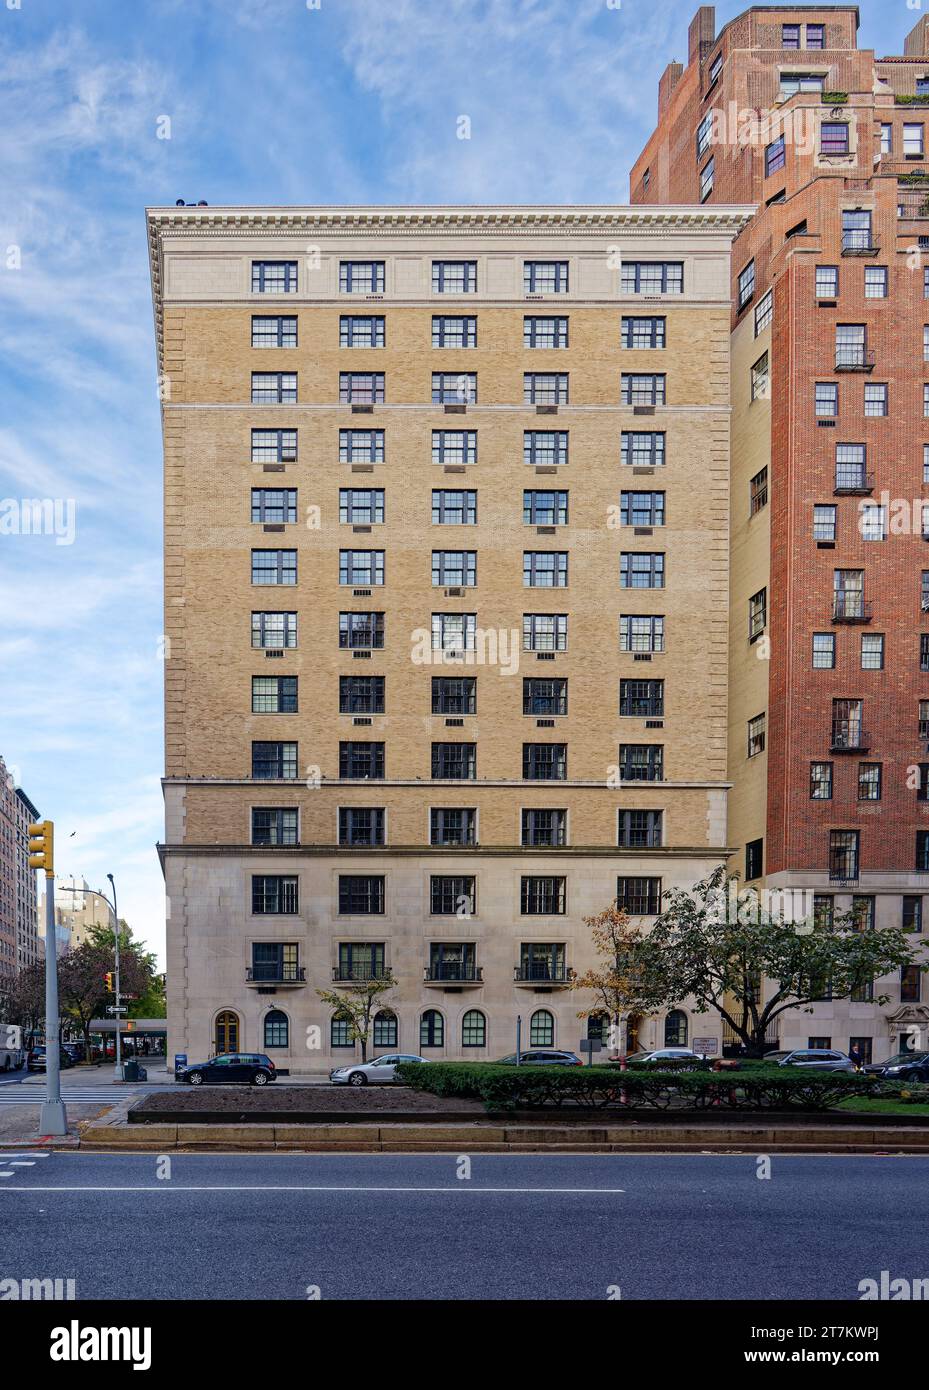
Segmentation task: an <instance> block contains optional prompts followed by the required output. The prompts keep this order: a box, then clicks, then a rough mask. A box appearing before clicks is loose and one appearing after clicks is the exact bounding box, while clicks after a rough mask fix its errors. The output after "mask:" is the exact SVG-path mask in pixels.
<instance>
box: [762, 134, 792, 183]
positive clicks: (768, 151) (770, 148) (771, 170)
mask: <svg viewBox="0 0 929 1390" xmlns="http://www.w3.org/2000/svg"><path fill="white" fill-rule="evenodd" d="M786 150H787V146H786V143H785V140H784V137H783V135H779V136H778V138H777V139H776V140H772V141H771V144H770V145H767V146H766V147H765V152H764V172H765V178H768V177H769V175H771V174H776V173H777V171H778V169H783V167H784V164H785V163H786V158H787V155H786Z"/></svg>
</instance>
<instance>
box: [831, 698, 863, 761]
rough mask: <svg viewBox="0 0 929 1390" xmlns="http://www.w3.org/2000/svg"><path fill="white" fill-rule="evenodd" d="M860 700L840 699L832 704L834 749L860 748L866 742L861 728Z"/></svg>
mask: <svg viewBox="0 0 929 1390" xmlns="http://www.w3.org/2000/svg"><path fill="white" fill-rule="evenodd" d="M861 716H862V703H861V701H860V700H844V699H838V700H833V702H832V746H833V748H846V749H848V748H860V747H861V746H862V744H863V742H864V740H863V737H862V728H861Z"/></svg>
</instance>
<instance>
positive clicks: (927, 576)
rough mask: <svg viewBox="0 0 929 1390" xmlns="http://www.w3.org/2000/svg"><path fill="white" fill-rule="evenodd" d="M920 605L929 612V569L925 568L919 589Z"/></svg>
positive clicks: (924, 610)
mask: <svg viewBox="0 0 929 1390" xmlns="http://www.w3.org/2000/svg"><path fill="white" fill-rule="evenodd" d="M919 606H920V608H921V609H922V611H923V612H924V613H926V612H929V570H923V572H922V578H921V581H920V589H919Z"/></svg>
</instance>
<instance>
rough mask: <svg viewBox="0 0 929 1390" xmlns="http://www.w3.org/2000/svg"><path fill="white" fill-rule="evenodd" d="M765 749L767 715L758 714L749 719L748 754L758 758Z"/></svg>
mask: <svg viewBox="0 0 929 1390" xmlns="http://www.w3.org/2000/svg"><path fill="white" fill-rule="evenodd" d="M764 749H765V716H764V715H763V714H756V715H755V717H754V719H750V720H749V721H748V756H749V757H750V758H757V756H758V754H759V753H763V752H764Z"/></svg>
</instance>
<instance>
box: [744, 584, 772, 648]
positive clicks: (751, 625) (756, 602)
mask: <svg viewBox="0 0 929 1390" xmlns="http://www.w3.org/2000/svg"><path fill="white" fill-rule="evenodd" d="M767 625H768V591H767V589H759V590H758V592H757V594H752V596H751V598H750V599H749V601H748V640H749V641H750V642H756V641H757V640H758V638H759V637H760V636H761V634H762V633H763V632H764V630H765V628H766V627H767Z"/></svg>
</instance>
